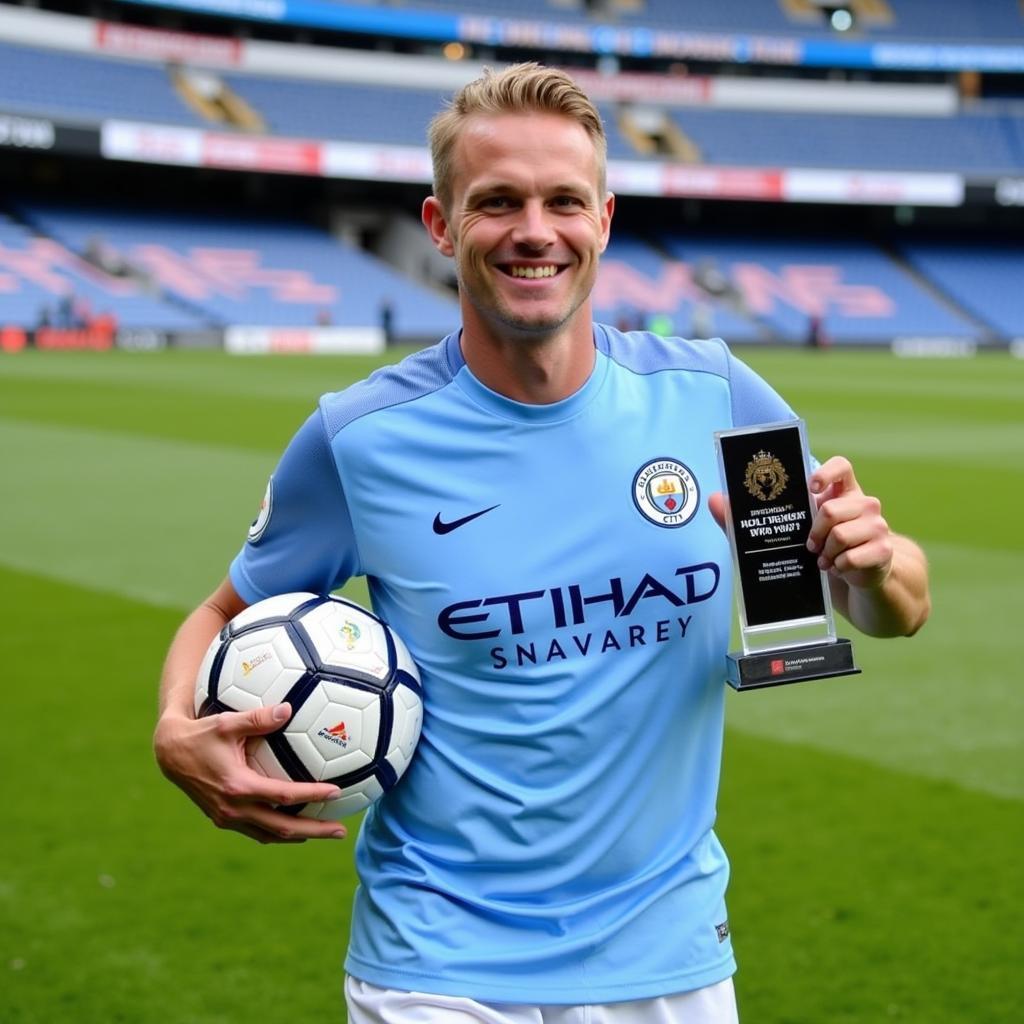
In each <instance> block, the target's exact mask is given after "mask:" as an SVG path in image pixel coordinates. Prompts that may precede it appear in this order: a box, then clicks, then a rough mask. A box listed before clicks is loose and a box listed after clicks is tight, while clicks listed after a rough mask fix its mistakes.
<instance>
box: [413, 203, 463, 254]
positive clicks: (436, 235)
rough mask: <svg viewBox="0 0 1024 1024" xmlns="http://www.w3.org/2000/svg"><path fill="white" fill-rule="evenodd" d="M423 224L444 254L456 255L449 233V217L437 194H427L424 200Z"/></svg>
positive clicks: (436, 247) (435, 245)
mask: <svg viewBox="0 0 1024 1024" xmlns="http://www.w3.org/2000/svg"><path fill="white" fill-rule="evenodd" d="M421 217H422V220H423V226H424V227H425V228H426V229H427V234H428V235H430V240H431V241H432V242H433V243H434V248H435V249H437V251H438V252H439V253H441V255H442V256H454V255H455V247H454V246H453V245H452V240H451V236H450V235H449V233H448V219H447V217H445V214H444V209H443V208H442V207H441V200H440V199H438V198H437V196H427V198H426V199H424V200H423V213H422V215H421Z"/></svg>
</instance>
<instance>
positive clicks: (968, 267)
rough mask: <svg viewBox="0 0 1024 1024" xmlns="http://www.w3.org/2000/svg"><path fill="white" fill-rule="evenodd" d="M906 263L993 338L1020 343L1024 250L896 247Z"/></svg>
mask: <svg viewBox="0 0 1024 1024" xmlns="http://www.w3.org/2000/svg"><path fill="white" fill-rule="evenodd" d="M897 244H898V245H899V247H900V249H901V251H902V252H903V254H904V255H905V257H906V259H907V261H908V262H909V263H910V264H911V265H912V266H913V267H914V268H915V269H917V270H918V271H920V272H921V273H922V274H924V275H925V276H926V277H927V278H928V279H930V280H931V281H934V282H935V283H936V284H937V285H938V286H939V287H941V288H942V289H943V290H944V291H945V292H946V293H947V294H948V295H951V296H952V297H953V298H955V299H956V301H957V302H959V303H960V304H961V305H962V306H963V308H964V309H966V310H968V311H969V312H970V313H971V314H973V315H974V316H975V317H976V318H977V319H979V320H981V321H982V322H984V323H987V324H988V325H989V326H990V327H991V329H992V330H993V332H994V333H996V334H998V335H1001V336H1003V337H1005V338H1024V302H1022V301H1021V282H1024V247H1021V246H1020V245H1009V244H1004V245H999V244H996V243H992V244H989V245H984V246H982V245H978V244H976V243H971V242H969V241H965V240H963V239H958V240H956V241H953V240H948V241H944V242H940V241H920V242H902V243H897Z"/></svg>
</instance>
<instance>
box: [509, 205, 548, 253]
mask: <svg viewBox="0 0 1024 1024" xmlns="http://www.w3.org/2000/svg"><path fill="white" fill-rule="evenodd" d="M554 240H555V232H554V228H553V226H552V223H551V213H550V211H549V210H547V209H546V208H545V206H544V204H543V203H541V202H527V203H524V204H523V207H522V210H521V211H520V214H519V217H518V219H517V220H516V225H515V228H514V230H513V232H512V241H513V242H514V243H515V244H516V245H521V246H523V247H525V248H528V249H533V250H537V249H544V248H546V247H547V246H549V245H551V243H552V242H553V241H554Z"/></svg>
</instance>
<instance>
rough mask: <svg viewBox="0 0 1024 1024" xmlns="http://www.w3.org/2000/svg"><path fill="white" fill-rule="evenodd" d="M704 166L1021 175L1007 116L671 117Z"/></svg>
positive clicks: (1023, 159) (740, 113)
mask: <svg viewBox="0 0 1024 1024" xmlns="http://www.w3.org/2000/svg"><path fill="white" fill-rule="evenodd" d="M673 116H674V118H675V120H676V122H677V123H678V124H679V126H680V128H682V130H683V131H685V132H686V134H687V135H688V136H689V137H690V138H691V139H692V140H693V141H694V142H695V143H696V144H697V145H698V146H699V147H700V150H701V153H702V156H703V160H704V162H705V163H709V164H740V165H747V166H750V165H754V166H761V167H763V166H770V167H793V166H796V167H838V168H851V169H858V170H881V171H885V170H898V171H913V170H920V171H925V170H928V171H951V172H959V173H972V172H973V173H986V174H1003V173H1008V172H1009V173H1019V172H1020V171H1021V170H1022V169H1024V149H1022V147H1021V146H1019V145H1016V146H1015V145H1014V144H1013V141H1012V130H1013V129H1016V130H1018V131H1019V130H1020V125H1019V121H1020V118H1019V117H1016V118H1015V117H1013V116H1011V115H1010V113H1009V112H1002V113H994V112H991V111H989V110H987V111H986V112H979V113H964V114H960V115H958V116H955V117H885V116H874V115H873V116H863V115H852V114H844V115H837V114H797V113H767V112H763V111H744V110H711V109H696V108H691V109H687V110H678V109H677V110H675V111H673Z"/></svg>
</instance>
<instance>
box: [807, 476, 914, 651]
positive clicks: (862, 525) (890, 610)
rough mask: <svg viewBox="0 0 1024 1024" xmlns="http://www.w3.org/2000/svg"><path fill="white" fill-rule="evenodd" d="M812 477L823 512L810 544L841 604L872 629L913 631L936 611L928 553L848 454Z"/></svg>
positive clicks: (852, 617)
mask: <svg viewBox="0 0 1024 1024" xmlns="http://www.w3.org/2000/svg"><path fill="white" fill-rule="evenodd" d="M809 484H810V488H811V492H812V493H813V494H814V495H815V496H816V497H817V500H818V513H817V515H816V516H815V517H814V523H813V525H812V526H811V532H810V537H809V538H808V541H807V547H808V548H809V549H810V550H811V551H813V552H814V553H815V554H817V555H818V565H819V567H820V568H821V569H823V570H825V571H827V572H828V577H829V585H830V590H831V592H832V600H833V603H834V604H835V607H836V609H837V610H838V611H839V612H840V613H841V614H842V615H844V616H845V617H846V618H847V619H849V620H850V622H852V623H853V624H854V625H855V626H856V627H857V628H858V629H859V630H861V631H862V632H864V633H867V634H869V635H870V636H911V635H913V634H914V633H916V632H917V631H918V630H919V629H920V628H921V626H923V625H924V623H925V620H926V619H927V618H928V614H929V612H930V611H931V597H930V596H929V592H928V563H927V561H926V559H925V556H924V552H923V551H922V550H921V549H920V548H919V547H918V546H917V544H915V543H914V542H913V541H912V540H910V538H909V537H903V536H900V535H899V534H895V533H893V532H892V531H891V530H890V529H889V524H888V523H887V522H886V521H885V519H884V518H883V516H882V506H881V502H879V500H878V499H877V498H873V497H871V496H870V495H867V494H865V493H864V492H863V490H861V487H860V484H859V483H858V482H857V478H856V476H855V475H854V472H853V467H852V466H851V465H850V463H849V461H848V460H847V459H844V458H842V457H841V456H836V457H834V458H831V459H829V460H828V461H827V462H825V463H824V464H823V465H821V466H819V467H818V469H816V470H815V471H814V472H813V473H812V474H811V477H810V480H809Z"/></svg>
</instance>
